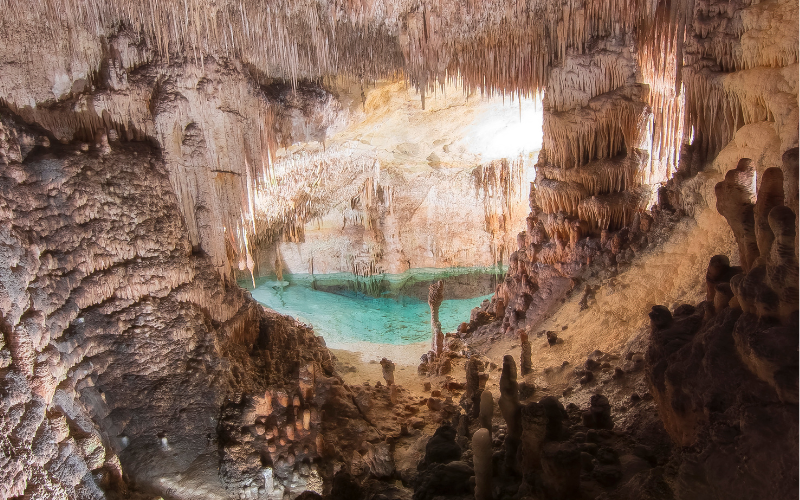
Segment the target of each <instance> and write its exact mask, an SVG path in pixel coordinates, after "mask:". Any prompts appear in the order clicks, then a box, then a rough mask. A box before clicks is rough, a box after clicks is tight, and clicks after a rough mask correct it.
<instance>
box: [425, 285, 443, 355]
mask: <svg viewBox="0 0 800 500" xmlns="http://www.w3.org/2000/svg"><path fill="white" fill-rule="evenodd" d="M443 300H444V283H443V282H442V281H441V280H439V281H437V282H436V283H434V284H432V285H431V286H430V291H429V292H428V305H429V306H430V307H431V350H432V351H433V352H434V353H435V354H436V355H437V356H439V355H441V354H442V348H443V347H444V334H443V333H442V324H441V323H440V322H439V306H441V305H442V301H443Z"/></svg>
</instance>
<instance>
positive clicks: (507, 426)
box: [404, 342, 669, 500]
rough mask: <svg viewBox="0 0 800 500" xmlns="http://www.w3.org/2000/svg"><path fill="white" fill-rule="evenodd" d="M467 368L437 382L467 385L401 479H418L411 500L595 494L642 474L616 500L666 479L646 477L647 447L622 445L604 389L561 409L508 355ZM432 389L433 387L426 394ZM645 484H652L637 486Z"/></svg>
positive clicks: (475, 358)
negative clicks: (490, 383) (495, 378)
mask: <svg viewBox="0 0 800 500" xmlns="http://www.w3.org/2000/svg"><path fill="white" fill-rule="evenodd" d="M522 352H523V359H521V360H520V366H519V369H520V370H521V371H522V373H523V374H525V373H526V372H530V371H531V367H530V360H528V361H527V362H526V360H525V359H524V356H525V354H524V353H525V348H524V342H523V348H522ZM587 363H588V362H587ZM598 366H599V363H598ZM464 367H465V375H466V382H465V383H455V382H453V381H452V380H450V379H449V378H448V379H446V380H445V381H444V382H443V387H447V388H448V389H449V391H450V392H451V393H458V392H461V391H463V395H462V397H461V400H460V405H459V407H455V408H453V407H450V408H446V409H445V408H443V409H442V410H440V411H439V413H438V415H436V419H435V420H436V421H441V422H442V423H443V425H441V426H440V427H439V428H438V429H437V430H436V432H435V433H434V435H433V436H432V437H431V438H430V439H429V440H427V442H426V445H425V454H424V456H421V460H420V463H419V465H418V467H417V473H416V474H414V475H413V476H411V477H404V479H408V482H410V483H411V484H412V485H413V486H414V499H416V500H430V499H433V498H437V497H439V496H448V497H449V496H455V497H458V498H467V497H469V498H473V495H474V498H475V499H479V500H491V499H512V498H514V499H533V498H552V499H565V500H566V499H573V498H594V497H595V496H596V495H597V494H599V493H600V492H603V491H606V492H607V491H612V490H614V489H615V488H617V487H618V486H619V485H621V484H622V481H623V480H624V481H629V480H630V479H631V478H632V477H634V476H635V475H636V474H641V475H640V476H639V479H637V480H634V481H631V482H630V484H629V485H627V486H626V487H627V488H628V490H626V492H624V493H623V497H622V498H640V497H639V496H637V495H641V494H643V492H644V491H646V490H647V488H649V487H650V486H652V485H653V484H656V483H657V484H659V485H661V486H659V487H662V486H663V484H662V483H661V482H660V479H652V478H651V472H650V469H651V468H652V467H653V464H654V458H653V456H652V455H651V454H652V452H651V451H647V448H646V447H641V446H640V447H639V448H636V446H633V445H632V444H630V443H627V444H623V441H624V440H623V439H621V438H620V437H621V436H622V435H623V434H622V433H620V432H617V431H614V427H615V424H614V420H613V418H612V413H611V405H610V404H609V401H608V399H607V398H606V397H605V396H603V395H601V394H595V395H593V396H591V398H590V401H589V403H588V406H587V407H586V408H585V409H584V410H580V409H579V408H578V407H576V406H575V405H569V408H568V409H565V408H564V407H563V406H562V404H561V403H560V402H559V401H558V399H557V398H555V397H552V396H547V397H543V398H540V399H539V400H538V401H535V399H536V398H535V392H536V389H535V388H532V387H531V386H530V384H529V383H528V382H519V381H518V375H517V373H518V367H517V363H516V361H515V359H514V358H513V357H512V356H510V355H506V356H505V357H504V358H503V365H502V368H500V367H497V366H495V365H494V364H493V363H490V362H488V360H486V359H485V358H483V357H482V356H479V355H472V356H470V357H469V358H467V359H466V361H465V365H464ZM592 369H595V368H592ZM494 370H502V372H501V375H500V384H499V395H493V394H492V392H491V391H490V390H488V389H486V388H485V384H486V380H487V379H488V372H489V371H494ZM438 393H439V391H432V396H431V398H430V399H435V396H433V394H438ZM497 396H499V397H497ZM429 407H430V404H429ZM568 410H569V411H568ZM648 481H650V482H651V483H652V484H651V485H650V486H643V485H644V484H645V483H648ZM584 489H585V491H583V490H584ZM665 492H669V488H668V487H667V488H666V490H665ZM666 494H667V493H665V495H666ZM587 495H588V496H587ZM655 498H661V497H658V496H657V497H655ZM663 498H668V497H667V496H664V497H663Z"/></svg>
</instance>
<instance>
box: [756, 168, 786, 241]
mask: <svg viewBox="0 0 800 500" xmlns="http://www.w3.org/2000/svg"><path fill="white" fill-rule="evenodd" d="M782 205H783V172H782V171H781V169H779V168H777V167H772V168H768V169H766V170H765V171H764V174H763V175H762V177H761V185H760V186H759V188H758V200H757V201H756V204H755V208H754V210H753V216H754V218H755V234H756V245H757V246H758V253H759V255H763V256H767V255H769V252H770V249H771V248H772V241H773V240H774V239H775V237H774V235H773V234H772V230H771V229H770V227H769V220H768V217H769V213H770V211H771V210H772V209H773V208H775V207H777V206H782Z"/></svg>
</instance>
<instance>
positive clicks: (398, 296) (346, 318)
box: [240, 268, 504, 347]
mask: <svg viewBox="0 0 800 500" xmlns="http://www.w3.org/2000/svg"><path fill="white" fill-rule="evenodd" d="M503 272H504V270H503V269H499V268H489V269H486V268H481V269H471V268H466V269H465V268H456V269H446V270H441V269H414V270H411V271H408V272H406V273H403V274H400V275H380V276H373V277H370V278H360V277H356V276H355V275H352V274H332V275H314V276H312V275H307V274H295V275H284V281H280V282H279V281H277V280H276V278H275V277H274V276H273V277H272V278H260V279H257V280H256V288H255V289H253V288H252V285H251V286H247V283H246V282H244V281H243V282H241V283H240V284H241V285H242V286H243V287H245V288H247V289H249V290H250V291H251V293H252V295H253V298H254V299H256V300H257V301H258V302H260V303H262V304H264V305H265V306H267V307H269V308H270V309H274V310H275V311H278V312H280V313H282V314H287V315H290V316H293V317H294V318H296V319H298V320H300V321H302V322H304V323H307V324H310V325H312V326H313V327H314V331H315V332H316V334H317V335H322V336H323V337H324V338H325V341H326V342H327V343H328V345H330V346H331V347H336V346H337V345H346V344H352V343H358V342H370V343H376V344H395V345H406V344H412V343H417V342H425V341H428V340H430V336H431V330H430V309H429V307H428V298H427V294H428V285H430V283H432V282H434V281H436V280H440V279H441V280H443V281H444V282H445V300H444V302H443V303H442V306H441V307H440V309H439V320H440V321H441V323H442V330H443V331H445V332H450V331H455V330H456V328H457V327H458V325H459V324H461V323H462V322H465V321H469V316H470V311H471V310H472V309H473V308H474V307H477V306H478V305H480V303H481V302H482V301H483V300H485V299H488V298H490V297H491V294H492V292H494V288H495V286H496V284H497V283H498V282H499V281H500V280H502V279H503Z"/></svg>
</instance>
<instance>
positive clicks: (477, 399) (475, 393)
mask: <svg viewBox="0 0 800 500" xmlns="http://www.w3.org/2000/svg"><path fill="white" fill-rule="evenodd" d="M480 365H481V361H480V360H479V359H478V357H477V356H472V357H471V358H470V359H469V360H467V362H466V363H465V365H464V369H465V371H466V376H467V381H466V387H465V391H464V398H463V402H464V406H465V407H466V410H467V415H469V417H470V418H476V417H477V416H478V414H479V413H480V405H481V390H480V370H479V366H480Z"/></svg>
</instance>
